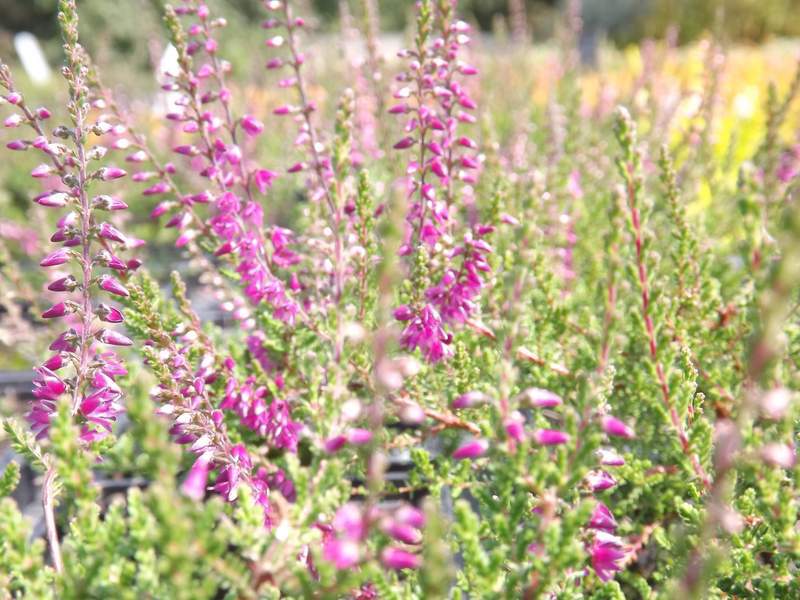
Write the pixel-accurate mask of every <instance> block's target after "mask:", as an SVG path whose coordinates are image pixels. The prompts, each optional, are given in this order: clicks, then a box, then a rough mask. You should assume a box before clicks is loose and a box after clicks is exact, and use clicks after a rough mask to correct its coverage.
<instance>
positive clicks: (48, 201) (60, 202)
mask: <svg viewBox="0 0 800 600" xmlns="http://www.w3.org/2000/svg"><path fill="white" fill-rule="evenodd" d="M33 201H34V202H36V203H37V204H41V205H42V206H47V207H48V208H61V207H62V206H66V205H67V202H69V195H68V194H66V193H65V192H47V193H45V194H40V195H38V196H36V198H34V199H33Z"/></svg>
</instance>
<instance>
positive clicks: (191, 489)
mask: <svg viewBox="0 0 800 600" xmlns="http://www.w3.org/2000/svg"><path fill="white" fill-rule="evenodd" d="M210 463H211V457H210V456H209V455H208V454H201V455H200V457H199V458H198V459H197V460H195V461H194V465H192V468H191V469H190V470H189V474H188V475H187V476H186V479H185V480H184V482H183V485H181V490H182V491H183V493H184V494H186V495H187V496H188V497H189V498H192V499H193V500H198V501H199V500H202V499H203V498H205V495H206V487H207V485H208V471H209V464H210Z"/></svg>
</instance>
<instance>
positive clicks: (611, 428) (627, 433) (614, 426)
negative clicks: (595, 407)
mask: <svg viewBox="0 0 800 600" xmlns="http://www.w3.org/2000/svg"><path fill="white" fill-rule="evenodd" d="M602 424H603V431H605V432H606V433H607V434H608V435H613V436H616V437H623V438H627V439H631V438H634V437H636V434H635V433H634V431H633V429H631V428H630V427H628V426H627V425H626V424H625V423H623V422H622V421H620V420H619V419H617V418H616V417H612V416H609V415H606V416H604V417H603V420H602Z"/></svg>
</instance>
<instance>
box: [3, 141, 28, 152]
mask: <svg viewBox="0 0 800 600" xmlns="http://www.w3.org/2000/svg"><path fill="white" fill-rule="evenodd" d="M6 148H8V149H9V150H27V149H28V142H26V141H25V140H11V141H10V142H8V143H7V144H6Z"/></svg>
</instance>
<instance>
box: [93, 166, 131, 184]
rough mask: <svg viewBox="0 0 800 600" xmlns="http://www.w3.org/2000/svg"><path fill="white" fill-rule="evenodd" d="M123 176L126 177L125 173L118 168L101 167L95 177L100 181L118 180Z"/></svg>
mask: <svg viewBox="0 0 800 600" xmlns="http://www.w3.org/2000/svg"><path fill="white" fill-rule="evenodd" d="M125 175H127V173H126V172H125V171H124V170H123V169H120V168H119V167H102V168H101V169H98V171H97V177H98V178H99V179H100V180H102V181H111V180H113V179H119V178H120V177H125Z"/></svg>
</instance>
